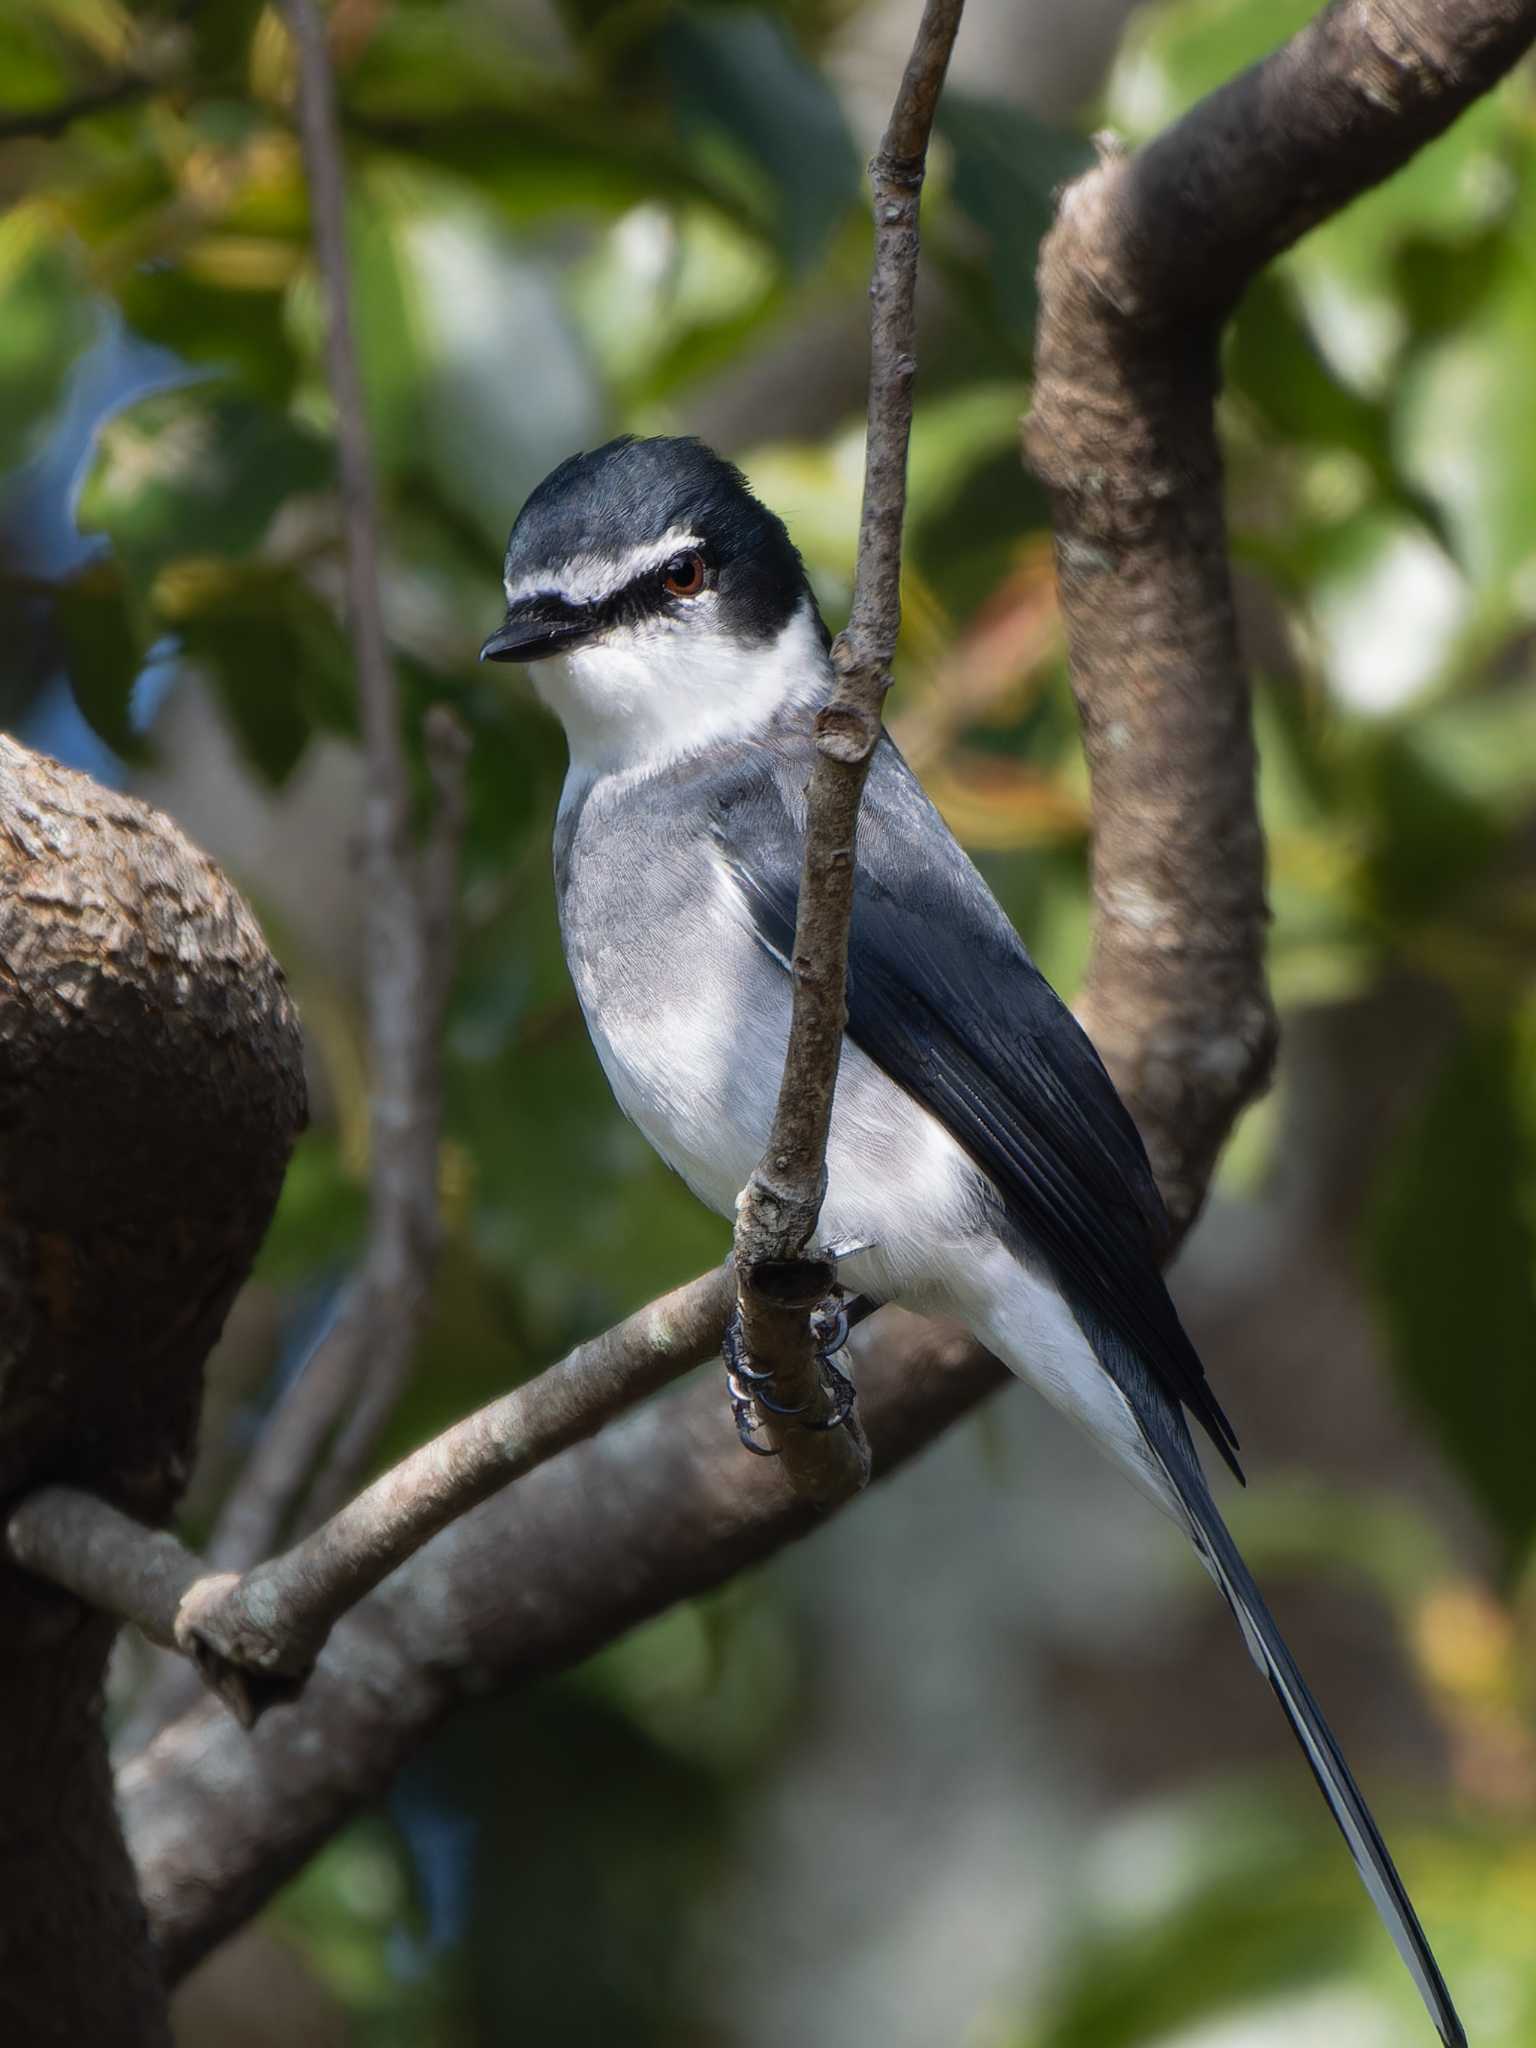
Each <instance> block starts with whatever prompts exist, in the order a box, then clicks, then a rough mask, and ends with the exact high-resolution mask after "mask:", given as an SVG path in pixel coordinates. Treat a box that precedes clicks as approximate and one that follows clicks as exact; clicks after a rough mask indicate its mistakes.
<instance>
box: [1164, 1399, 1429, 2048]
mask: <svg viewBox="0 0 1536 2048" xmlns="http://www.w3.org/2000/svg"><path fill="white" fill-rule="evenodd" d="M1180 1433H1181V1434H1182V1433H1183V1432H1182V1425H1180ZM1149 1434H1150V1433H1149ZM1156 1434H1157V1437H1158V1438H1161V1439H1162V1441H1161V1442H1154V1444H1153V1449H1154V1453H1155V1455H1156V1457H1157V1460H1158V1463H1159V1464H1160V1465H1161V1466H1162V1469H1163V1471H1164V1473H1165V1475H1166V1477H1167V1480H1168V1483H1169V1485H1170V1487H1171V1488H1172V1490H1173V1492H1174V1493H1175V1495H1176V1496H1177V1498H1178V1500H1179V1502H1180V1504H1181V1505H1182V1507H1183V1509H1184V1512H1185V1514H1186V1515H1187V1516H1188V1517H1189V1521H1190V1525H1191V1534H1192V1535H1193V1537H1194V1541H1195V1547H1196V1549H1197V1550H1198V1551H1199V1552H1200V1555H1201V1558H1202V1560H1203V1562H1204V1563H1205V1564H1206V1566H1207V1567H1208V1569H1209V1570H1210V1572H1211V1575H1212V1577H1213V1578H1214V1579H1215V1581H1216V1583H1217V1585H1218V1586H1220V1588H1221V1590H1222V1592H1223V1593H1224V1594H1225V1595H1226V1598H1227V1602H1228V1604H1229V1606H1230V1607H1231V1609H1232V1612H1233V1613H1234V1614H1235V1615H1236V1616H1237V1622H1238V1626H1239V1628H1241V1630H1242V1632H1243V1637H1244V1640H1245V1641H1246V1643H1247V1645H1248V1649H1249V1653H1250V1655H1251V1656H1252V1658H1253V1661H1254V1663H1255V1664H1257V1665H1258V1667H1259V1669H1260V1671H1262V1672H1263V1674H1264V1676H1265V1677H1266V1678H1267V1679H1268V1680H1269V1683H1270V1685H1271V1687H1272V1688H1273V1690H1274V1694H1275V1697H1276V1699H1278V1700H1279V1702H1280V1704H1281V1706H1282V1707H1283V1708H1284V1709H1285V1718H1286V1719H1287V1720H1288V1721H1289V1722H1290V1724H1291V1730H1292V1733H1293V1734H1294V1735H1295V1737H1296V1740H1297V1741H1298V1742H1299V1743H1300V1745H1301V1751H1302V1754H1303V1756H1305V1758H1306V1760H1307V1762H1308V1764H1310V1766H1311V1768H1312V1775H1313V1777H1314V1778H1316V1780H1317V1782H1318V1785H1319V1787H1320V1789H1321V1791H1322V1795H1323V1797H1324V1798H1325V1799H1326V1800H1327V1802H1328V1807H1329V1811H1330V1812H1331V1813H1332V1815H1333V1817H1334V1819H1335V1820H1336V1821H1337V1822H1338V1825H1339V1832H1340V1834H1342V1835H1343V1837H1344V1840H1345V1842H1346V1843H1347V1844H1348V1847H1349V1853H1350V1855H1351V1856H1353V1858H1354V1859H1355V1868H1356V1869H1357V1870H1358V1871H1359V1873H1360V1877H1361V1880H1362V1882H1363V1883H1364V1885H1365V1888H1366V1890H1367V1891H1368V1892H1369V1893H1370V1895H1371V1898H1372V1900H1373V1902H1374V1903H1375V1907H1376V1910H1377V1912H1378V1913H1379V1914H1380V1915H1381V1917H1382V1920H1383V1922H1384V1923H1385V1925H1386V1929H1387V1932H1388V1933H1389V1934H1390V1935H1391V1937H1392V1939H1393V1941H1394V1942H1395V1943H1396V1944H1397V1952H1398V1954H1399V1955H1400V1956H1401V1957H1402V1959H1403V1961H1404V1962H1405V1963H1406V1964H1407V1965H1408V1970H1409V1973H1410V1975H1411V1976H1412V1978H1413V1981H1414V1983H1415V1984H1417V1985H1418V1987H1419V1992H1420V1995H1421V1996H1422V1998H1423V2000H1424V2003H1425V2005H1426V2006H1428V2008H1429V2014H1430V2018H1431V2019H1432V2020H1433V2021H1434V2023H1435V2025H1436V2026H1437V2027H1438V2028H1439V2030H1440V2039H1441V2040H1442V2041H1443V2042H1444V2043H1445V2048H1467V2037H1466V2034H1465V2032H1464V2031H1463V2029H1462V2024H1461V2021H1460V2020H1459V2019H1458V2018H1457V2017H1456V2008H1455V2006H1454V2005H1453V2004H1452V2003H1451V1994H1450V1992H1449V1991H1447V1989H1446V1988H1445V1979H1444V1978H1443V1977H1442V1976H1441V1974H1440V1966H1439V1964H1438V1963H1437V1962H1436V1961H1435V1958H1434V1955H1433V1953H1432V1952H1431V1950H1430V1946H1429V1943H1428V1942H1427V1941H1426V1940H1425V1938H1424V1930H1423V1928H1422V1927H1420V1925H1419V1916H1418V1915H1417V1913H1415V1912H1414V1910H1413V1903H1412V1901H1411V1900H1410V1899H1409V1897H1408V1894H1407V1892H1406V1891H1405V1890H1404V1889H1403V1881H1402V1879H1401V1878H1400V1877H1399V1876H1398V1874H1397V1867H1396V1865H1395V1864H1394V1863H1393V1861H1392V1858H1391V1856H1390V1854H1389V1853H1388V1851H1387V1845H1386V1843H1385V1842H1384V1841H1383V1840H1382V1839H1381V1831H1380V1829H1379V1828H1378V1827H1377V1825H1376V1823H1375V1821H1374V1820H1373V1819H1372V1818H1371V1810H1370V1808H1369V1807H1368V1806H1367V1805H1366V1803H1365V1801H1364V1799H1363V1798H1362V1797H1361V1795H1360V1788H1359V1786H1358V1785H1357V1784H1356V1783H1355V1781H1354V1778H1353V1777H1352V1776H1351V1774H1350V1769H1349V1765H1348V1764H1347V1763H1345V1761H1344V1757H1343V1753H1342V1751H1341V1750H1340V1748H1339V1745H1338V1743H1337V1742H1336V1741H1335V1740H1334V1735H1333V1730H1332V1729H1331V1728H1330V1727H1329V1726H1328V1723H1327V1722H1326V1721H1325V1720H1324V1719H1323V1715H1322V1710H1321V1708H1320V1707H1319V1706H1318V1704H1317V1701H1316V1700H1315V1699H1313V1697H1312V1694H1311V1692H1310V1691H1309V1690H1308V1687H1307V1682H1306V1680H1305V1679H1304V1678H1303V1677H1302V1675H1301V1673H1300V1671H1299V1670H1298V1669H1297V1668H1296V1659H1295V1658H1294V1657H1293V1656H1292V1655H1291V1653H1290V1651H1289V1650H1288V1649H1287V1648H1286V1645H1285V1639H1284V1637H1283V1636H1282V1635H1281V1633H1280V1631H1279V1629H1278V1627H1277V1626H1276V1625H1275V1618H1274V1616H1273V1615H1272V1614H1271V1613H1270V1611H1269V1609H1268V1607H1266V1606H1265V1604H1264V1596H1263V1594H1262V1593H1260V1591H1259V1589H1258V1587H1257V1586H1256V1585H1255V1584H1254V1581H1253V1574H1252V1573H1251V1572H1250V1571H1249V1569H1248V1567H1247V1565H1246V1564H1244V1562H1243V1559H1242V1555H1241V1553H1240V1552H1239V1550H1238V1547H1237V1545H1236V1544H1235V1543H1234V1542H1233V1540H1232V1537H1231V1535H1230V1533H1229V1532H1228V1529H1227V1525H1226V1523H1225V1522H1223V1521H1222V1519H1221V1516H1220V1514H1219V1513H1218V1512H1217V1508H1216V1503H1215V1502H1214V1501H1213V1500H1212V1499H1211V1496H1210V1493H1209V1491H1208V1489H1207V1487H1206V1484H1205V1479H1204V1476H1203V1475H1202V1473H1201V1471H1200V1468H1199V1465H1198V1464H1197V1462H1196V1459H1195V1453H1194V1449H1193V1446H1192V1445H1189V1444H1188V1441H1187V1438H1186V1441H1185V1443H1184V1444H1183V1445H1179V1444H1178V1443H1176V1442H1170V1441H1168V1439H1167V1437H1166V1436H1165V1434H1164V1432H1163V1431H1161V1430H1159V1431H1158V1432H1157V1433H1156Z"/></svg>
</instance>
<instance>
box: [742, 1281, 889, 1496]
mask: <svg viewBox="0 0 1536 2048" xmlns="http://www.w3.org/2000/svg"><path fill="white" fill-rule="evenodd" d="M877 1306H878V1303H876V1302H872V1301H870V1300H868V1299H867V1298H866V1297H865V1296H864V1295H852V1296H847V1295H844V1294H843V1293H842V1292H841V1290H836V1291H834V1292H833V1293H831V1294H829V1295H828V1296H827V1298H826V1300H825V1301H824V1302H823V1303H822V1304H821V1306H820V1308H818V1309H817V1311H816V1313H815V1315H814V1316H813V1317H812V1318H811V1334H812V1337H813V1340H814V1342H815V1346H816V1357H817V1359H818V1361H819V1363H820V1366H821V1383H822V1386H823V1388H824V1389H825V1391H826V1393H827V1395H828V1397H829V1399H830V1400H831V1403H832V1413H831V1414H830V1415H829V1416H827V1417H826V1418H825V1419H824V1420H823V1421H820V1422H805V1423H802V1424H801V1427H802V1428H803V1429H840V1428H841V1427H842V1425H843V1424H844V1423H845V1422H846V1421H847V1420H848V1417H849V1416H850V1415H851V1414H852V1413H853V1404H854V1401H855V1400H856V1399H857V1394H856V1391H855V1388H854V1384H853V1381H852V1380H851V1379H849V1377H848V1375H847V1374H846V1373H845V1372H842V1371H840V1370H839V1369H838V1367H837V1366H836V1365H835V1364H834V1363H833V1360H834V1359H835V1358H836V1356H837V1354H838V1352H839V1351H841V1350H842V1348H843V1346H844V1345H845V1344H846V1343H847V1341H848V1332H849V1330H850V1328H851V1327H852V1326H853V1325H854V1324H855V1323H861V1322H863V1320H864V1318H865V1317H866V1316H868V1315H871V1314H873V1312H874V1310H875V1308H876V1307H877ZM721 1350H722V1352H723V1354H724V1358H725V1386H726V1392H727V1394H728V1395H729V1397H730V1403H731V1414H732V1416H733V1418H734V1420H735V1423H736V1434H737V1435H738V1436H739V1437H740V1438H741V1441H742V1443H743V1445H744V1446H745V1447H746V1449H747V1450H749V1451H751V1452H752V1453H753V1455H754V1456H755V1457H759V1458H776V1457H777V1456H778V1450H777V1448H776V1447H775V1446H774V1445H772V1444H764V1443H759V1442H758V1441H757V1430H758V1425H757V1423H756V1422H754V1420H753V1418H752V1410H753V1407H754V1406H755V1407H757V1408H759V1409H763V1410H766V1411H767V1412H768V1413H769V1414H770V1415H782V1416H784V1417H786V1418H788V1417H793V1416H796V1415H803V1414H804V1412H805V1410H806V1409H807V1408H808V1407H809V1406H810V1403H809V1402H808V1401H802V1402H799V1403H798V1404H796V1405H794V1406H790V1405H788V1404H786V1403H785V1402H782V1401H777V1400H775V1399H774V1397H773V1395H772V1394H771V1393H770V1392H769V1391H768V1389H769V1388H770V1387H771V1386H772V1384H773V1374H772V1372H771V1371H760V1370H759V1369H758V1368H757V1367H755V1366H754V1365H753V1364H752V1363H751V1361H750V1359H749V1358H748V1356H747V1351H746V1345H745V1342H744V1341H743V1338H742V1332H741V1315H740V1312H739V1311H736V1310H733V1311H732V1314H731V1320H730V1322H729V1323H728V1324H727V1325H726V1331H725V1338H724V1341H723V1343H722V1346H721Z"/></svg>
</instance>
